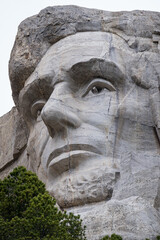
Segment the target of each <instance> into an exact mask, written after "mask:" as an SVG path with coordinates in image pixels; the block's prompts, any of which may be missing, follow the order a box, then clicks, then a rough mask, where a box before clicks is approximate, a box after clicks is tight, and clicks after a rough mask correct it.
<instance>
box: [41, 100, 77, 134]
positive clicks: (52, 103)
mask: <svg viewBox="0 0 160 240" xmlns="http://www.w3.org/2000/svg"><path fill="white" fill-rule="evenodd" d="M41 116H42V119H43V121H44V123H45V125H46V126H47V128H48V132H49V134H50V136H51V137H52V138H53V137H54V135H55V133H58V132H61V131H64V130H65V129H67V128H78V127H79V126H80V125H81V121H80V119H79V117H78V116H77V113H76V112H74V109H73V108H71V107H70V106H68V105H67V104H66V103H65V102H63V101H62V100H61V99H54V98H51V99H49V100H48V102H47V103H46V105H45V106H44V108H43V110H42V112H41Z"/></svg>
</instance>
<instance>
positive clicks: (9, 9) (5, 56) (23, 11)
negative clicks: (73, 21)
mask: <svg viewBox="0 0 160 240" xmlns="http://www.w3.org/2000/svg"><path fill="white" fill-rule="evenodd" d="M56 5H78V6H81V7H88V8H97V9H103V10H107V11H123V10H126V11H131V10H149V11H157V12H160V0H152V1H149V0H134V1H129V0H111V1H109V0H1V3H0V7H1V14H0V29H1V38H0V53H1V55H0V73H1V74H0V116H2V115H4V114H5V113H7V112H8V111H10V110H11V108H12V107H13V106H14V103H13V100H12V93H11V87H10V82H9V77H8V61H9V57H10V52H11V49H12V47H13V44H14V40H15V36H16V33H17V28H18V25H19V24H20V22H21V21H23V20H24V19H25V18H27V17H29V16H32V15H35V14H37V13H38V12H39V11H40V10H41V9H43V8H45V7H48V6H56Z"/></svg>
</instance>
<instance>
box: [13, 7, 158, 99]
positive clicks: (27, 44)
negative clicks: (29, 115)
mask: <svg viewBox="0 0 160 240" xmlns="http://www.w3.org/2000/svg"><path fill="white" fill-rule="evenodd" d="M159 22H160V13H156V12H150V11H148V12H147V11H132V12H107V11H103V10H97V9H87V8H81V7H77V6H59V7H48V8H46V9H44V10H42V11H41V12H40V13H39V14H38V15H35V16H33V17H30V18H28V19H27V20H25V21H23V22H22V23H21V24H20V25H19V30H18V34H17V37H16V41H15V45H14V48H13V50H12V54H11V60H10V80H11V86H12V91H13V98H14V101H15V102H16V103H17V101H18V93H19V91H20V90H21V89H22V87H23V86H24V82H25V80H26V79H27V78H28V77H29V75H30V74H31V73H32V72H33V71H34V69H35V67H36V66H37V64H38V63H39V61H40V60H41V58H42V56H43V55H44V54H45V53H46V51H47V50H48V49H49V47H50V46H51V45H52V44H54V43H55V42H57V41H59V40H60V39H62V38H64V37H66V36H68V35H73V34H75V33H76V32H84V31H101V32H111V33H114V34H116V35H118V36H121V37H122V38H124V40H125V41H126V42H129V45H130V47H131V48H133V49H136V51H139V52H144V51H156V52H157V51H158V49H159V47H158V46H159V40H160V27H159ZM150 40H153V41H150Z"/></svg>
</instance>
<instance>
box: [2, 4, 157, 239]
mask: <svg viewBox="0 0 160 240" xmlns="http://www.w3.org/2000/svg"><path fill="white" fill-rule="evenodd" d="M159 22H160V13H156V12H145V11H133V12H115V13H112V12H105V11H101V10H93V9H85V8H79V7H76V6H64V7H49V8H46V9H44V10H42V11H41V12H40V13H39V14H38V15H35V16H33V17H31V18H28V19H27V20H25V21H23V22H22V23H21V24H20V26H19V31H18V34H17V38H16V42H15V45H14V48H13V51H12V54H11V60H10V77H11V85H12V89H13V96H14V100H15V102H16V103H17V106H18V109H19V112H20V113H21V114H22V116H23V118H24V120H25V122H26V123H27V127H28V131H29V138H28V141H27V146H26V148H25V151H24V152H23V154H21V155H20V157H18V159H17V161H16V164H24V165H25V166H26V167H27V168H28V169H30V170H32V171H34V172H36V173H37V175H38V176H39V178H40V179H42V180H43V181H44V182H45V183H46V186H47V189H48V191H49V192H50V193H51V195H53V196H54V197H55V198H56V200H57V202H58V204H59V206H60V207H61V208H65V209H66V210H67V211H74V212H75V213H79V214H80V215H81V217H82V218H83V219H84V224H86V225H87V237H88V240H99V239H100V238H101V237H103V236H104V235H106V234H111V233H114V232H115V233H117V234H120V235H122V236H123V238H124V240H134V239H135V240H142V239H145V237H146V238H150V239H155V236H156V235H158V234H160V91H159V89H160V52H159V51H160V47H159V41H160V25H159ZM13 135H14V136H15V133H14V134H13ZM22 135H23V134H22ZM18 139H20V138H18ZM14 142H15V143H16V142H17V141H15V140H14ZM19 143H21V141H19V142H17V144H19ZM11 145H14V144H12V141H11ZM22 145H23V144H22ZM4 149H5V148H4ZM11 149H15V148H14V147H12V148H11ZM4 152H5V151H4ZM12 152H14V153H16V154H15V156H18V155H17V154H19V152H16V151H15V150H14V151H13V150H12V151H11V153H9V154H8V155H7V158H5V159H6V160H5V161H6V164H7V161H8V162H10V159H11V158H12V157H10V156H12ZM7 159H8V160H7ZM2 165H4V166H5V164H2ZM12 167H13V165H12ZM10 168H11V167H10ZM3 169H4V171H8V170H6V168H5V167H3ZM4 171H3V172H4ZM1 174H2V173H1Z"/></svg>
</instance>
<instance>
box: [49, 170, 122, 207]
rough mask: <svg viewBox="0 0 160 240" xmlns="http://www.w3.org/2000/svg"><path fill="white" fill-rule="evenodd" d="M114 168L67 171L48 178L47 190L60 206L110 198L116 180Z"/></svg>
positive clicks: (70, 205)
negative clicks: (54, 177) (54, 178)
mask: <svg viewBox="0 0 160 240" xmlns="http://www.w3.org/2000/svg"><path fill="white" fill-rule="evenodd" d="M117 173H118V172H117V171H115V169H112V168H110V169H108V168H107V169H106V168H104V169H98V168H95V169H90V170H86V171H73V172H72V171H70V172H69V171H67V172H65V173H63V175H61V176H60V177H59V178H57V179H56V180H54V181H51V180H50V178H48V182H47V190H48V191H49V193H50V194H51V195H52V196H53V197H54V198H55V199H56V201H57V203H58V205H59V206H60V207H62V208H70V207H73V206H80V205H84V204H89V203H94V202H101V201H104V200H106V201H107V200H110V199H111V198H112V192H113V189H114V186H115V183H116V181H117V176H118V175H119V174H117Z"/></svg>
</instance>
